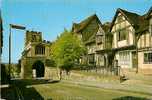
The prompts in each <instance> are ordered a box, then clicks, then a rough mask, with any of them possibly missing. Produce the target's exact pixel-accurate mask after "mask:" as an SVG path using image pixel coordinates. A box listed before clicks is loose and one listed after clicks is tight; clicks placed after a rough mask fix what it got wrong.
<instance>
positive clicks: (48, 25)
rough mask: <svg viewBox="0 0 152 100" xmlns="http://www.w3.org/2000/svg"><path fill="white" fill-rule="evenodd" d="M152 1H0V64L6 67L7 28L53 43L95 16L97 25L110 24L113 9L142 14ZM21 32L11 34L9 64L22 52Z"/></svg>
mask: <svg viewBox="0 0 152 100" xmlns="http://www.w3.org/2000/svg"><path fill="white" fill-rule="evenodd" d="M151 6H152V0H0V8H1V13H2V20H3V29H4V30H3V35H4V40H3V41H4V47H3V54H2V62H4V63H8V34H9V24H19V25H23V26H25V27H26V29H27V30H33V31H40V32H42V33H43V34H42V37H43V39H45V40H48V41H54V40H55V39H56V37H57V36H58V35H59V34H61V33H62V32H63V30H64V28H66V29H68V30H70V29H71V27H72V23H74V22H76V23H79V22H80V21H82V20H84V19H85V18H87V17H88V16H90V15H92V14H95V13H96V14H97V16H98V17H99V19H100V21H101V23H105V22H107V21H108V22H111V21H112V18H113V17H114V15H115V12H116V10H117V8H122V9H125V10H128V11H130V12H135V13H137V14H140V15H143V14H145V13H146V12H147V11H148V10H149V8H150V7H151ZM24 38H25V31H23V30H15V29H13V30H12V49H11V51H12V57H11V58H12V62H13V63H17V62H18V60H19V59H20V58H21V53H22V51H23V48H24Z"/></svg>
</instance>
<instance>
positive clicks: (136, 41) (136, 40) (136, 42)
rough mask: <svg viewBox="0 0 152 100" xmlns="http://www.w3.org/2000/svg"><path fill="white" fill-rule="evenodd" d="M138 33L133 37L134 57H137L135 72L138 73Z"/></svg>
mask: <svg viewBox="0 0 152 100" xmlns="http://www.w3.org/2000/svg"><path fill="white" fill-rule="evenodd" d="M139 37H140V35H137V37H135V44H136V57H137V67H136V73H138V71H139V68H138V40H139Z"/></svg>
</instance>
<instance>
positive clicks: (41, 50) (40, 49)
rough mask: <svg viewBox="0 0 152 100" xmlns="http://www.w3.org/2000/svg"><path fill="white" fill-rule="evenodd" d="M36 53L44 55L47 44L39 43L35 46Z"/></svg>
mask: <svg viewBox="0 0 152 100" xmlns="http://www.w3.org/2000/svg"><path fill="white" fill-rule="evenodd" d="M35 54H36V55H44V54H45V46H43V45H37V46H36V47H35Z"/></svg>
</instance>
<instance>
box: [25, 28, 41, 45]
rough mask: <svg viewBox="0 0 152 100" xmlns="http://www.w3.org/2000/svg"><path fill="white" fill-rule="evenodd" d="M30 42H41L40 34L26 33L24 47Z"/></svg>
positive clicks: (34, 32)
mask: <svg viewBox="0 0 152 100" xmlns="http://www.w3.org/2000/svg"><path fill="white" fill-rule="evenodd" d="M30 42H42V33H41V32H36V31H26V37H25V46H26V45H27V44H28V43H30Z"/></svg>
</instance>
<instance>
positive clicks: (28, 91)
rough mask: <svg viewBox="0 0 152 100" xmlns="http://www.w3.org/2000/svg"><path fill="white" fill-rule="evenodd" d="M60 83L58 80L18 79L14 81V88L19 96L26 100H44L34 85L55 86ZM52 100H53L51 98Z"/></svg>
mask: <svg viewBox="0 0 152 100" xmlns="http://www.w3.org/2000/svg"><path fill="white" fill-rule="evenodd" d="M58 82H59V81H58V80H45V79H23V80H21V79H20V80H19V79H18V80H12V86H13V87H15V88H16V90H17V94H18V95H20V97H21V98H22V99H24V100H44V98H43V97H42V96H41V94H39V92H38V91H37V90H36V89H35V88H34V87H33V86H32V85H38V84H55V83H58ZM22 99H21V100H22ZM50 100H52V99H51V98H50Z"/></svg>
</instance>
